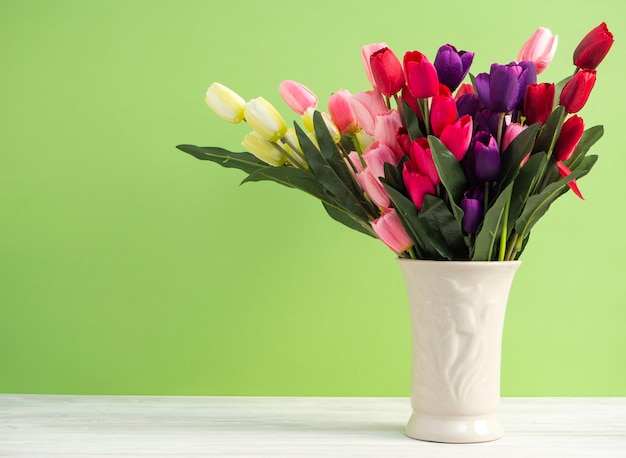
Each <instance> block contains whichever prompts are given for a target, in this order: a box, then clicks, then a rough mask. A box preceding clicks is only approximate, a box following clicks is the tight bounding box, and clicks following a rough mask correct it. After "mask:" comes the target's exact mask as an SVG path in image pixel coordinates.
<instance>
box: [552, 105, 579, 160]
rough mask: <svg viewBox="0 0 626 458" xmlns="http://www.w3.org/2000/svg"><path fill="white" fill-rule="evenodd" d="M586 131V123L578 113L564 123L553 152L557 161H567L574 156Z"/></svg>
mask: <svg viewBox="0 0 626 458" xmlns="http://www.w3.org/2000/svg"><path fill="white" fill-rule="evenodd" d="M584 131H585V123H584V122H583V118H581V117H579V116H578V115H574V116H572V117H571V118H569V119H568V120H567V121H565V122H564V123H563V127H561V133H560V134H559V138H558V139H557V141H556V144H555V145H554V152H553V154H554V157H556V160H557V161H567V160H568V159H569V158H570V157H572V154H574V150H575V149H576V147H577V146H578V142H580V139H581V138H582V136H583V132H584Z"/></svg>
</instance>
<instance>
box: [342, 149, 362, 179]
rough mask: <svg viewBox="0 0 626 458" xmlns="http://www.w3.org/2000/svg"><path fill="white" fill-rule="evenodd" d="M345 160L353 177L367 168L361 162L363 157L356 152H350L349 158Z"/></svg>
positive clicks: (344, 158)
mask: <svg viewBox="0 0 626 458" xmlns="http://www.w3.org/2000/svg"><path fill="white" fill-rule="evenodd" d="M343 160H344V161H345V163H346V166H347V167H348V170H350V173H352V175H356V174H357V173H359V172H362V171H363V170H365V167H364V166H363V163H362V162H361V155H360V154H359V153H357V152H356V151H350V153H349V154H348V156H347V157H346V156H344V157H343ZM355 178H356V176H355Z"/></svg>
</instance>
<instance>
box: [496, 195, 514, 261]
mask: <svg viewBox="0 0 626 458" xmlns="http://www.w3.org/2000/svg"><path fill="white" fill-rule="evenodd" d="M511 195H512V193H509V197H508V198H507V199H506V204H504V215H503V219H502V235H500V253H499V254H498V261H504V255H505V253H506V239H507V234H508V232H509V230H508V222H509V209H510V207H511Z"/></svg>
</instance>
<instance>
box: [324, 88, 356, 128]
mask: <svg viewBox="0 0 626 458" xmlns="http://www.w3.org/2000/svg"><path fill="white" fill-rule="evenodd" d="M351 97H352V95H351V94H350V92H349V91H347V90H345V89H344V90H341V91H337V92H335V93H334V94H332V95H331V96H330V98H329V99H328V112H329V113H330V117H331V119H332V120H333V122H334V123H335V125H336V126H337V128H338V129H339V132H341V133H342V134H344V135H347V136H350V135H353V134H355V133H356V132H357V130H359V123H358V122H357V120H356V117H355V116H354V113H353V112H352V108H351V107H350V98H351Z"/></svg>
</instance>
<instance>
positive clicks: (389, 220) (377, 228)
mask: <svg viewBox="0 0 626 458" xmlns="http://www.w3.org/2000/svg"><path fill="white" fill-rule="evenodd" d="M370 224H371V225H372V229H374V232H376V235H377V236H378V238H379V239H380V240H382V241H383V242H384V243H385V245H387V246H388V247H389V248H391V249H392V250H393V251H395V252H396V253H402V252H403V251H407V250H408V249H410V248H411V247H412V246H413V241H412V240H411V237H409V234H407V233H406V230H405V229H404V226H403V225H402V221H400V217H399V216H398V215H397V213H396V211H395V210H394V209H393V208H388V209H385V210H383V212H382V214H381V215H380V217H379V218H377V219H375V220H374V221H372V222H371V223H370Z"/></svg>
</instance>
